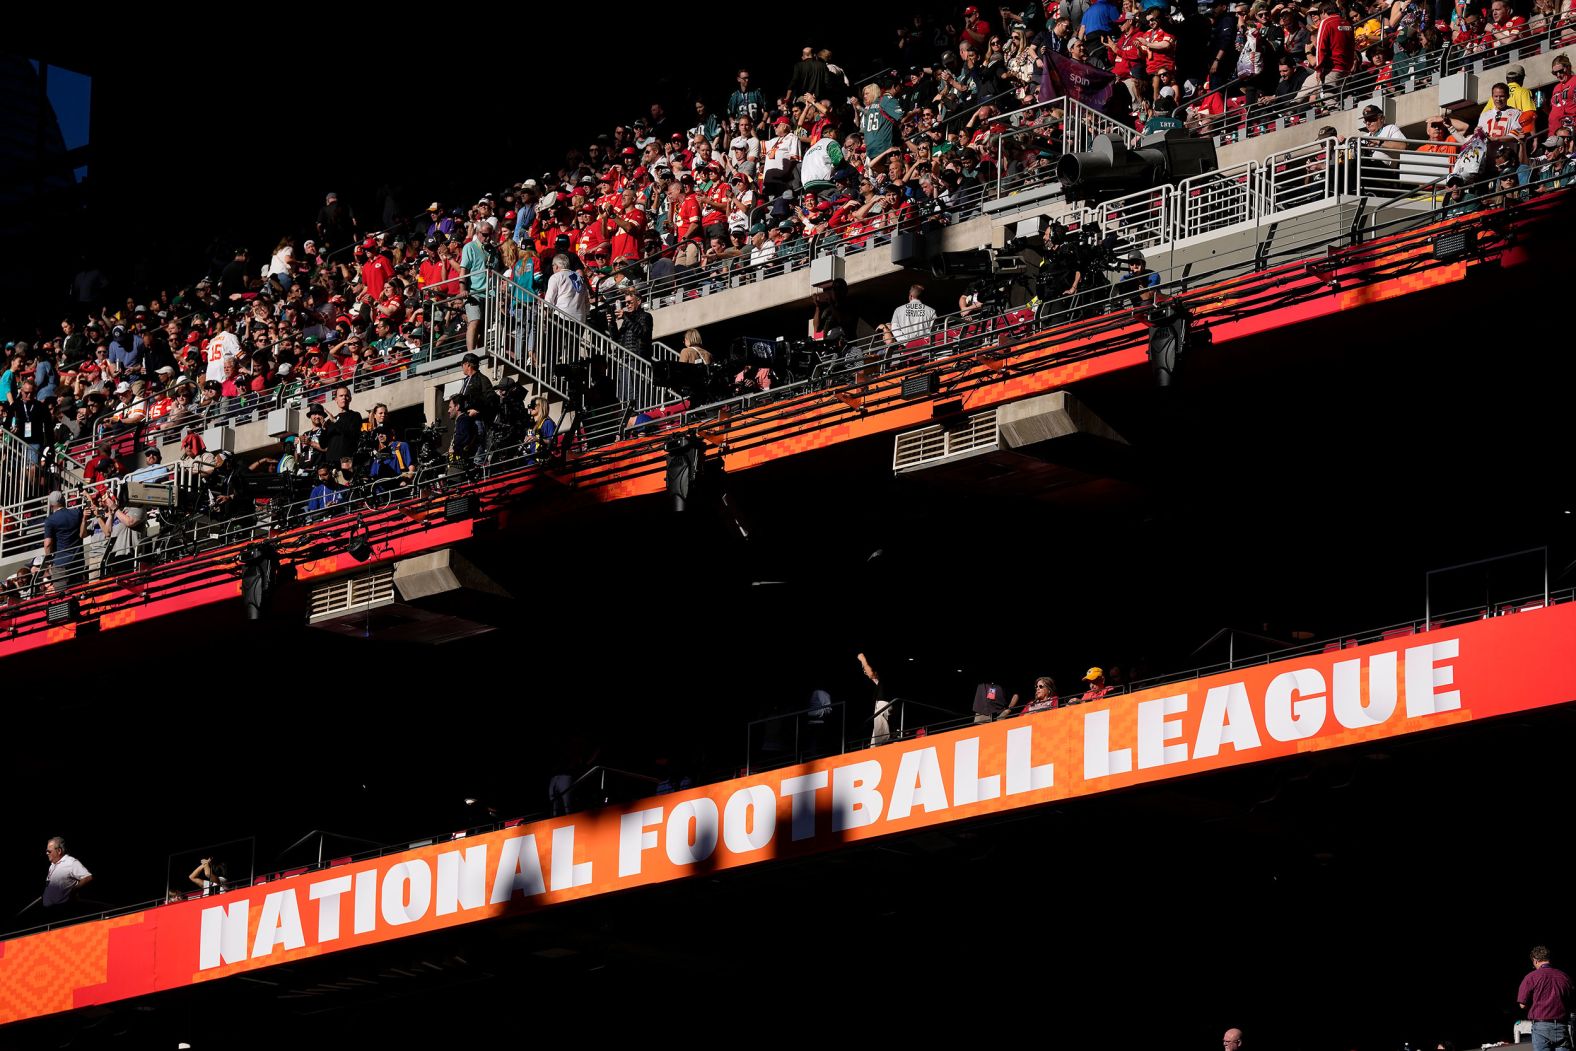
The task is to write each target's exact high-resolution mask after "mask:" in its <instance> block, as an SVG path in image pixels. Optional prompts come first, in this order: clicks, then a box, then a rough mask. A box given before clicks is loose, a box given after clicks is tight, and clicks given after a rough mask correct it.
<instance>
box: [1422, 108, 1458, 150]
mask: <svg viewBox="0 0 1576 1051" xmlns="http://www.w3.org/2000/svg"><path fill="white" fill-rule="evenodd" d="M1423 134H1425V135H1427V136H1428V141H1427V142H1425V143H1424V144H1423V145H1421V146H1419V147H1418V148H1417V152H1418V153H1438V154H1443V155H1444V156H1446V157H1454V156H1456V154H1458V153H1460V152H1461V146H1460V144H1459V143H1458V142H1457V141H1456V139H1455V137H1454V136H1453V135H1451V134H1450V126H1449V125H1448V124H1447V123H1446V122H1445V118H1444V117H1430V118H1428V123H1427V124H1426V125H1424V132H1423Z"/></svg>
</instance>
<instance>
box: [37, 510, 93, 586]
mask: <svg viewBox="0 0 1576 1051" xmlns="http://www.w3.org/2000/svg"><path fill="white" fill-rule="evenodd" d="M87 524H88V523H87V519H86V518H85V517H84V516H83V514H82V508H80V507H67V506H66V498H65V494H64V493H61V492H60V491H59V490H56V491H55V492H52V493H50V494H49V517H47V518H45V519H44V557H45V558H46V559H47V560H48V562H49V579H50V583H51V585H52V586H53V588H54V590H56V591H64V590H66V588H68V587H70V586H71V585H73V584H75V583H76V582H77V581H78V580H79V579H80V578H81V576H82V573H83V571H84V570H85V569H86V568H87V563H86V561H85V560H84V558H83V552H82V538H83V536H85V535H86V533H87Z"/></svg>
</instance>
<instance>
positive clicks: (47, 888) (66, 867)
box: [43, 836, 93, 909]
mask: <svg viewBox="0 0 1576 1051" xmlns="http://www.w3.org/2000/svg"><path fill="white" fill-rule="evenodd" d="M44 853H45V854H47V855H48V856H49V876H48V878H47V880H46V882H45V883H44V899H43V900H44V908H46V909H53V908H59V907H60V906H63V905H67V904H69V903H70V902H72V901H74V900H76V896H77V892H78V891H80V890H81V889H82V888H83V887H85V886H87V885H88V884H89V883H91V882H92V881H93V873H91V872H89V871H88V870H87V869H86V868H84V867H83V865H82V862H80V861H78V860H77V859H76V858H74V857H72V856H71V855H70V854H67V853H66V841H65V840H63V839H61V838H60V837H59V836H55V837H54V838H52V839H51V840H50V841H49V843H48V844H46V845H45V847H44Z"/></svg>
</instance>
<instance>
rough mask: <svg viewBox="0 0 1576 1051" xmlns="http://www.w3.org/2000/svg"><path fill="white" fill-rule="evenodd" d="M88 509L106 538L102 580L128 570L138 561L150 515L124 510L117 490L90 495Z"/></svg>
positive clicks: (131, 508)
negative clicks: (138, 550)
mask: <svg viewBox="0 0 1576 1051" xmlns="http://www.w3.org/2000/svg"><path fill="white" fill-rule="evenodd" d="M87 492H88V497H87V506H88V510H89V511H91V512H92V514H93V517H94V519H95V521H96V522H97V523H98V528H99V533H100V534H101V535H102V536H103V544H104V554H103V557H102V559H101V561H100V563H99V565H100V571H99V575H100V576H110V575H111V574H114V573H119V572H120V571H121V570H123V569H126V568H128V567H129V566H130V564H131V563H132V562H134V561H135V560H136V558H137V548H138V547H139V546H140V545H141V543H142V537H143V535H144V533H145V532H146V531H147V528H148V513H147V512H146V511H144V510H143V509H142V508H140V507H123V506H121V502H120V499H119V497H117V496H116V494H115V490H114V489H113V488H107V489H105V490H104V491H103V492H101V493H99V494H97V495H96V496H95V495H93V491H92V490H91V489H90V490H88V491H87Z"/></svg>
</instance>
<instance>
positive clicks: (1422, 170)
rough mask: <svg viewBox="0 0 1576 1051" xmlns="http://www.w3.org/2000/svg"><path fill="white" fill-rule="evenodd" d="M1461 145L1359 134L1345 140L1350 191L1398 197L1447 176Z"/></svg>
mask: <svg viewBox="0 0 1576 1051" xmlns="http://www.w3.org/2000/svg"><path fill="white" fill-rule="evenodd" d="M1424 147H1429V148H1428V149H1425V148H1424ZM1465 148H1466V146H1465V145H1464V144H1461V143H1445V142H1430V141H1429V140H1427V139H1380V138H1374V137H1372V136H1366V135H1359V136H1353V137H1352V138H1351V139H1348V140H1347V143H1346V149H1345V166H1346V168H1347V169H1348V170H1350V171H1351V172H1352V176H1351V186H1352V192H1353V193H1355V194H1357V195H1358V196H1359V197H1375V198H1395V197H1402V196H1405V195H1407V194H1409V193H1411V192H1412V191H1413V190H1416V189H1418V188H1419V187H1424V186H1433V185H1435V184H1437V183H1440V182H1442V181H1443V180H1445V179H1446V178H1448V177H1449V175H1450V170H1451V167H1452V166H1453V165H1454V164H1455V160H1456V156H1457V154H1458V153H1460V152H1461V151H1462V150H1463V149H1465Z"/></svg>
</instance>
